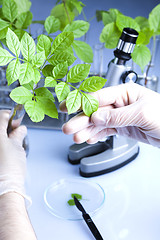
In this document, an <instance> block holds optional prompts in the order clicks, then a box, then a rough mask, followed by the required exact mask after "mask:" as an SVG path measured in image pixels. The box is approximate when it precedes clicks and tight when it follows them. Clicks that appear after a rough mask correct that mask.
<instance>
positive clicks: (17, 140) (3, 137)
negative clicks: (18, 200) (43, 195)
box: [0, 110, 30, 201]
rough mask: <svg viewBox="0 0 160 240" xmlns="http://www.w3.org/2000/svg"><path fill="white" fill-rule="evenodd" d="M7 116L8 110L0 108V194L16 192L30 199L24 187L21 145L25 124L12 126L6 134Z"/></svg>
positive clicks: (25, 132) (24, 155) (24, 170)
mask: <svg viewBox="0 0 160 240" xmlns="http://www.w3.org/2000/svg"><path fill="white" fill-rule="evenodd" d="M9 116H10V111H7V110H0V195H2V194H5V193H7V192H17V193H19V194H21V195H22V196H23V197H24V198H26V199H27V200H29V201H30V199H29V197H28V196H26V195H25V189H24V182H25V172H26V153H25V151H24V148H23V147H22V142H23V139H24V137H25V136H26V134H27V129H26V127H25V126H17V127H16V128H15V126H14V130H13V131H12V132H10V134H9V136H8V135H7V127H8V122H9ZM16 124H17V123H16Z"/></svg>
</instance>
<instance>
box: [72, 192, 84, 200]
mask: <svg viewBox="0 0 160 240" xmlns="http://www.w3.org/2000/svg"><path fill="white" fill-rule="evenodd" d="M71 197H72V198H74V197H76V198H77V199H78V200H82V195H81V194H78V193H72V194H71Z"/></svg>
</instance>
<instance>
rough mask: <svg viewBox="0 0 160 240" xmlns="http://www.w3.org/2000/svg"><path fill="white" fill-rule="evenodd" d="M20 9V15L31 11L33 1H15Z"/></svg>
mask: <svg viewBox="0 0 160 240" xmlns="http://www.w3.org/2000/svg"><path fill="white" fill-rule="evenodd" d="M14 1H15V2H16V4H17V7H18V14H21V13H23V12H27V11H29V10H30V7H31V1H30V0H14Z"/></svg>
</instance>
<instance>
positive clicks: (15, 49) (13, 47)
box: [6, 28, 20, 57]
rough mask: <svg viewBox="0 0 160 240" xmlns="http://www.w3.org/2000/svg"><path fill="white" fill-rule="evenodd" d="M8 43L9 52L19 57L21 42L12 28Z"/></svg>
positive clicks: (8, 34)
mask: <svg viewBox="0 0 160 240" xmlns="http://www.w3.org/2000/svg"><path fill="white" fill-rule="evenodd" d="M6 42H7V46H8V48H9V50H10V51H11V52H12V53H14V54H15V55H16V56H17V57H18V56H19V54H20V42H19V39H18V37H17V35H16V34H15V33H14V32H13V31H12V30H11V29H10V28H8V32H7V35H6Z"/></svg>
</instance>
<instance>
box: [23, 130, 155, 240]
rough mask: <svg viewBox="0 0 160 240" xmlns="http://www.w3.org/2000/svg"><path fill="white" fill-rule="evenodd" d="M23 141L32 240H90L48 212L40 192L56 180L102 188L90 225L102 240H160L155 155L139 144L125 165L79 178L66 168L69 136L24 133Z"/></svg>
mask: <svg viewBox="0 0 160 240" xmlns="http://www.w3.org/2000/svg"><path fill="white" fill-rule="evenodd" d="M28 139H29V155H28V157H27V177H26V191H27V194H28V195H29V196H30V197H31V199H32V205H31V206H30V207H29V208H28V214H29V217H30V220H31V222H32V225H33V228H34V230H35V232H36V235H37V239H38V240H54V239H55V240H64V239H65V240H72V239H76V240H92V239H95V238H94V237H93V235H92V234H91V232H90V231H89V229H88V227H87V225H86V224H85V222H84V221H83V220H67V219H63V218H59V217H57V216H55V215H53V214H51V212H50V211H48V208H47V206H46V204H45V201H44V192H45V191H46V189H47V188H48V186H50V185H51V184H52V183H54V182H57V181H59V180H60V179H79V180H81V179H83V180H84V181H88V182H90V183H95V184H98V185H100V186H101V187H102V188H103V190H104V193H105V200H104V203H103V206H102V207H101V208H100V209H99V210H98V211H97V212H96V213H95V214H94V215H93V216H92V219H93V221H94V223H95V224H96V226H97V228H98V229H99V231H100V233H101V234H102V236H103V239H104V240H120V239H125V240H142V239H145V240H159V239H160V227H159V225H160V174H159V173H160V149H158V148H155V147H153V146H150V145H147V144H143V143H139V147H140V152H139V155H138V156H137V157H136V159H134V160H133V161H132V162H130V163H129V164H127V165H125V166H124V167H122V168H120V169H118V170H116V171H113V172H110V173H107V174H103V175H100V176H96V177H90V178H84V177H82V176H81V175H80V174H79V165H72V164H70V163H69V162H68V149H69V147H70V146H71V145H72V144H73V140H72V136H69V135H64V134H63V132H62V131H61V130H53V129H52V130H51V129H50V130H49V129H38V128H37V129H35V128H28ZM95 200H96V196H95V198H93V202H94V201H95Z"/></svg>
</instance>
